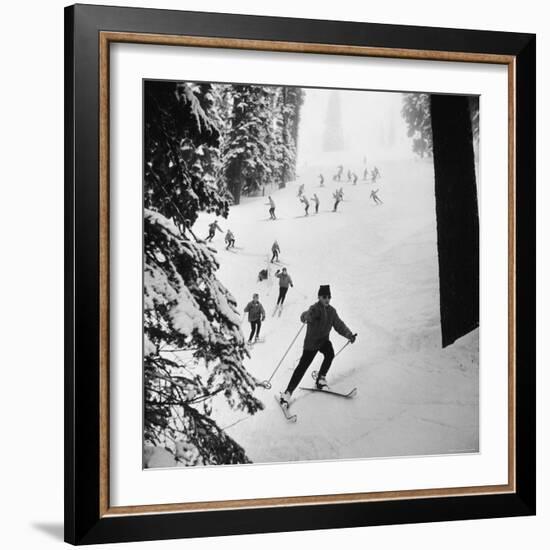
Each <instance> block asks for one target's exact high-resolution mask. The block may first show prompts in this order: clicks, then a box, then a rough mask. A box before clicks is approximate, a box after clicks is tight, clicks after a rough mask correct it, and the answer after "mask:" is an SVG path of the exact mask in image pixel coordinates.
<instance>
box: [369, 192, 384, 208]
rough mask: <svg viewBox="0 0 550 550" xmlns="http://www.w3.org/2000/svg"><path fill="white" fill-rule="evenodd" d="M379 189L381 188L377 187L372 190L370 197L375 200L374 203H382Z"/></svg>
mask: <svg viewBox="0 0 550 550" xmlns="http://www.w3.org/2000/svg"><path fill="white" fill-rule="evenodd" d="M378 191H380V189H376V190H373V191H371V192H370V198H371V199H372V200H373V201H374V204H377V205H378V204H382V201H381V200H380V199H379V198H378Z"/></svg>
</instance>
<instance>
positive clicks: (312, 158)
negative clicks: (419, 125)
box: [298, 88, 414, 167]
mask: <svg viewBox="0 0 550 550" xmlns="http://www.w3.org/2000/svg"><path fill="white" fill-rule="evenodd" d="M304 91H305V98H304V104H303V106H302V111H301V121H300V132H299V140H298V164H299V166H302V167H305V166H308V165H310V164H312V163H314V164H316V165H319V164H326V165H331V166H336V164H339V163H340V162H344V163H345V162H352V161H353V160H355V161H361V159H363V157H364V156H366V157H367V160H369V159H370V160H372V161H380V160H386V159H393V160H396V159H413V158H414V154H413V152H412V148H411V141H410V139H409V138H408V137H407V126H406V123H405V121H404V120H403V117H402V116H401V107H402V103H403V94H401V93H399V92H369V91H363V90H361V91H356V90H335V91H331V90H326V89H316V88H309V89H305V90H304ZM331 94H337V95H338V96H339V100H340V110H341V116H342V120H341V128H342V130H343V136H344V143H343V149H342V151H331V152H327V151H325V150H324V138H325V132H326V131H327V127H326V125H327V109H328V104H329V98H330V96H331Z"/></svg>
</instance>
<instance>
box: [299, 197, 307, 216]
mask: <svg viewBox="0 0 550 550" xmlns="http://www.w3.org/2000/svg"><path fill="white" fill-rule="evenodd" d="M300 202H303V203H304V211H305V215H306V216H309V213H308V211H309V201H308V200H307V197H306V196H305V195H302V196H301V197H300Z"/></svg>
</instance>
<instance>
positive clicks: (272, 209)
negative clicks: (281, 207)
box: [265, 195, 277, 220]
mask: <svg viewBox="0 0 550 550" xmlns="http://www.w3.org/2000/svg"><path fill="white" fill-rule="evenodd" d="M267 200H268V201H269V202H266V203H265V204H266V206H269V217H270V219H272V220H276V219H277V216H275V201H274V200H273V199H272V198H271V195H270V196H269V197H267Z"/></svg>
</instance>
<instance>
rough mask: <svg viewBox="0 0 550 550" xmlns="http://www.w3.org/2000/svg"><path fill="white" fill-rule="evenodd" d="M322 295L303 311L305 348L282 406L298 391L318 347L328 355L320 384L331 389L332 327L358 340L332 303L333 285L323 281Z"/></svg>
mask: <svg viewBox="0 0 550 550" xmlns="http://www.w3.org/2000/svg"><path fill="white" fill-rule="evenodd" d="M318 296H319V301H318V302H317V303H316V304H314V305H312V306H311V307H310V308H309V309H308V310H307V311H304V312H303V313H302V315H300V320H301V321H302V323H307V330H306V337H305V339H304V351H303V353H302V357H301V358H300V362H299V363H298V366H297V367H296V368H295V369H294V372H293V374H292V376H291V378H290V381H289V383H288V386H287V388H286V390H285V392H284V393H282V394H281V396H280V398H279V402H280V404H281V406H282V407H288V403H289V400H290V397H291V396H292V392H294V390H295V389H296V387H297V386H298V384H299V383H300V380H301V379H302V377H303V376H304V374H305V373H306V370H307V368H308V367H309V365H311V362H312V361H313V358H314V357H315V355H316V354H317V352H318V351H320V352H321V353H322V354H323V356H324V359H323V363H322V365H321V368H320V369H319V374H318V375H317V381H316V386H317V388H318V389H320V390H323V389H328V384H327V381H326V375H327V372H328V370H329V369H330V365H331V363H332V360H333V359H334V349H333V347H332V343H331V341H330V340H329V336H330V330H331V329H332V328H333V327H334V330H335V331H336V332H337V333H338V334H341V335H342V336H344V337H345V338H347V339H348V340H349V341H350V342H351V343H352V344H353V342H355V338H356V335H355V334H353V333H352V332H351V330H350V329H349V328H348V327H347V326H346V325H345V324H344V322H343V321H342V320H341V319H340V317H338V314H337V313H336V310H335V309H334V308H333V307H332V306H331V305H330V298H331V294H330V286H329V285H321V286H320V287H319V292H318Z"/></svg>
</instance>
